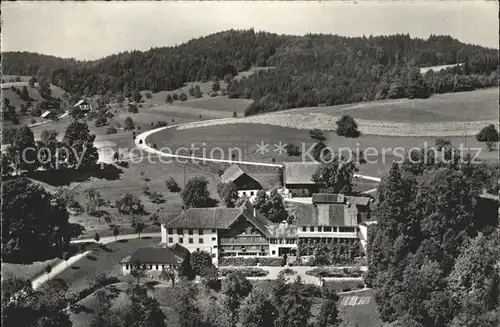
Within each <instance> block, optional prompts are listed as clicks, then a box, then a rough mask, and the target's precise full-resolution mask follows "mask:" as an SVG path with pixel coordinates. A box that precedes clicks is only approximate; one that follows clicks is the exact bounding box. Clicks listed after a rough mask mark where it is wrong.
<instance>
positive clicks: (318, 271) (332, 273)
mask: <svg viewBox="0 0 500 327" xmlns="http://www.w3.org/2000/svg"><path fill="white" fill-rule="evenodd" d="M306 275H310V276H315V277H337V278H339V277H361V276H363V272H362V271H361V269H359V268H343V269H341V268H323V267H320V268H314V269H312V270H308V271H306Z"/></svg>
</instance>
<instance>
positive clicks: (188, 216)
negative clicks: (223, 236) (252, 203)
mask: <svg viewBox="0 0 500 327" xmlns="http://www.w3.org/2000/svg"><path fill="white" fill-rule="evenodd" d="M239 217H245V218H246V219H247V220H248V221H249V222H250V223H252V224H253V225H254V226H255V227H256V228H258V229H259V230H260V231H261V232H262V233H264V234H265V235H267V236H269V235H270V234H269V231H268V229H267V226H269V225H272V222H271V221H269V220H268V219H267V218H265V217H263V216H260V215H258V216H254V215H253V212H252V208H249V207H248V206H246V205H243V206H241V207H240V208H191V209H188V210H186V211H185V212H183V213H181V214H180V215H179V216H178V217H177V218H175V219H173V220H171V221H169V222H167V223H166V227H167V228H215V229H229V228H230V227H231V225H232V224H233V223H235V222H236V221H237V219H238V218H239Z"/></svg>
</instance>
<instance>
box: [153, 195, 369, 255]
mask: <svg viewBox="0 0 500 327" xmlns="http://www.w3.org/2000/svg"><path fill="white" fill-rule="evenodd" d="M349 198H350V199H351V200H348V198H347V197H344V196H343V195H340V194H339V195H337V194H325V195H316V196H315V201H316V202H313V203H312V204H306V203H293V205H292V207H291V208H290V216H292V218H293V220H294V222H293V223H290V224H289V223H287V222H282V223H279V224H276V223H273V222H271V221H269V220H268V219H266V218H265V217H263V216H262V214H261V213H260V212H258V211H257V210H255V209H254V208H253V206H252V204H251V202H250V201H247V203H245V204H244V205H243V206H241V207H240V208H191V209H188V210H186V211H185V212H183V213H182V214H180V215H179V216H178V217H177V218H175V219H173V220H171V221H168V222H164V223H162V225H161V235H162V240H161V242H162V244H163V245H166V246H170V247H171V246H173V245H175V244H176V243H179V244H181V245H182V246H183V247H185V248H187V249H188V250H189V251H190V252H193V251H196V250H198V249H199V250H202V251H206V252H208V253H210V254H211V255H212V258H214V260H215V261H217V260H218V259H219V258H220V257H228V256H238V257H239V256H245V257H256V256H266V257H267V256H270V257H278V256H284V255H285V254H286V255H288V254H292V255H293V254H294V253H296V250H297V247H298V245H299V244H300V243H301V242H302V243H312V242H325V243H334V242H344V243H356V244H358V242H359V237H358V224H359V223H360V221H362V220H363V219H366V218H365V217H366V216H367V215H369V208H363V210H362V211H361V210H359V209H358V208H361V207H364V205H363V204H364V203H366V206H369V203H370V201H369V198H368V200H365V199H362V198H360V197H349ZM349 201H353V202H356V203H359V205H356V204H355V203H352V202H349Z"/></svg>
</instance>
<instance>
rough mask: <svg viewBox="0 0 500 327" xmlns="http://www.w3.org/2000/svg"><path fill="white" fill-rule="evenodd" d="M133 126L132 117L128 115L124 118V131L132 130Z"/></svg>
mask: <svg viewBox="0 0 500 327" xmlns="http://www.w3.org/2000/svg"><path fill="white" fill-rule="evenodd" d="M134 128H135V123H134V121H133V120H132V118H130V117H127V118H125V127H124V129H125V130H126V131H129V130H133V129H134Z"/></svg>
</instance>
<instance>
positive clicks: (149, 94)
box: [144, 91, 153, 99]
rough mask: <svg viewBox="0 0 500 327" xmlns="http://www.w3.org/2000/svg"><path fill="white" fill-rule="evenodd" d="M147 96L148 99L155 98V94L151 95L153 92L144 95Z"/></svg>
mask: <svg viewBox="0 0 500 327" xmlns="http://www.w3.org/2000/svg"><path fill="white" fill-rule="evenodd" d="M144 95H145V96H146V99H151V98H152V97H153V94H151V92H149V91H148V92H146V94H144Z"/></svg>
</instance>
